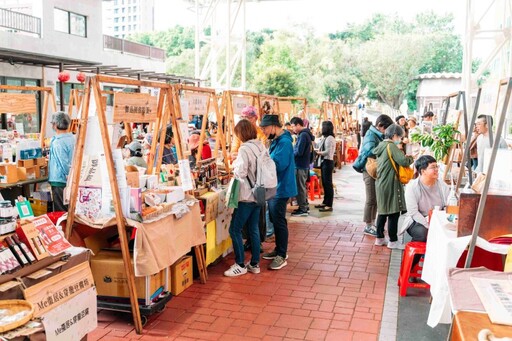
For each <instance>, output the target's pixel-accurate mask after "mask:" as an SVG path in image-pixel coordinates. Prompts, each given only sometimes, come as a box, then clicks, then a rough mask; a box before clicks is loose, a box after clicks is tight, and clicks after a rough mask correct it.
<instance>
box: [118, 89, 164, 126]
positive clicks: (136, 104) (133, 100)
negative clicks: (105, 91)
mask: <svg viewBox="0 0 512 341" xmlns="http://www.w3.org/2000/svg"><path fill="white" fill-rule="evenodd" d="M157 107H158V99H157V97H154V96H151V95H150V94H147V93H145V94H138V93H125V92H116V93H115V94H114V122H126V121H128V122H137V123H150V122H156V120H157Z"/></svg>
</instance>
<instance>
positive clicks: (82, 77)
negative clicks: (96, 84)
mask: <svg viewBox="0 0 512 341" xmlns="http://www.w3.org/2000/svg"><path fill="white" fill-rule="evenodd" d="M76 80H77V81H79V82H80V83H83V82H85V73H83V72H79V73H78V74H77V75H76Z"/></svg>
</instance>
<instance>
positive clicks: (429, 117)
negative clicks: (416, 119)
mask: <svg viewBox="0 0 512 341" xmlns="http://www.w3.org/2000/svg"><path fill="white" fill-rule="evenodd" d="M422 118H423V122H421V131H422V133H428V134H432V126H433V125H434V113H433V112H432V111H427V112H426V113H425V114H424V115H423V116H422Z"/></svg>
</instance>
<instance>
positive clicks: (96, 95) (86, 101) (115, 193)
mask: <svg viewBox="0 0 512 341" xmlns="http://www.w3.org/2000/svg"><path fill="white" fill-rule="evenodd" d="M101 83H115V84H129V85H135V86H139V85H144V86H148V87H155V88H160V90H161V91H160V94H159V98H158V104H157V109H156V112H154V113H153V112H152V110H148V111H144V112H143V113H141V111H142V110H138V107H141V108H142V107H144V108H145V110H146V108H150V107H152V106H154V103H153V105H151V104H150V103H149V101H150V100H151V99H149V98H148V96H149V95H148V96H137V95H144V94H122V95H131V96H135V97H137V99H135V98H132V99H131V101H132V102H130V99H128V98H127V102H125V103H126V106H127V107H128V110H125V108H114V118H113V120H114V121H123V122H126V121H128V120H130V121H133V122H148V121H149V122H152V121H156V125H157V126H159V125H161V120H162V117H161V116H162V108H163V105H164V100H165V98H164V97H165V95H166V94H167V92H166V91H165V89H166V88H168V87H169V86H168V85H167V84H165V83H158V82H149V81H138V80H132V79H125V78H117V77H111V76H103V75H97V76H94V77H89V78H87V80H86V87H85V93H84V98H83V104H82V108H81V113H80V128H79V131H78V137H77V143H76V147H75V159H74V162H73V166H72V170H71V174H73V178H72V182H71V195H70V202H69V210H68V219H67V224H66V235H67V236H68V237H69V236H70V234H71V231H72V228H73V223H74V221H75V209H76V202H77V196H78V187H79V182H80V169H81V166H82V161H83V155H84V147H85V137H86V132H87V122H88V118H89V106H90V103H91V100H94V101H95V102H94V103H95V105H96V111H97V116H98V120H99V126H100V131H101V136H102V137H101V138H102V144H103V148H104V151H105V159H106V165H107V171H108V177H109V182H110V188H111V191H112V199H113V203H114V211H115V222H116V225H117V231H118V234H119V240H120V246H121V253H122V257H123V263H124V269H125V272H126V276H127V282H128V290H129V293H130V303H131V311H132V314H133V321H134V325H135V330H136V331H137V333H139V334H140V333H141V332H142V322H141V315H140V310H139V303H138V300H137V291H136V287H135V277H134V269H133V266H132V264H131V261H130V253H129V250H128V238H127V235H126V221H125V218H124V216H123V211H122V207H121V198H120V193H119V187H118V182H117V178H116V171H115V168H114V160H113V156H112V145H111V142H110V137H109V135H108V133H109V132H108V127H107V126H108V124H109V123H110V122H107V116H106V110H105V108H104V106H103V105H102V90H101ZM162 90H164V91H162ZM120 94H121V93H120ZM142 97H144V98H142ZM133 100H135V102H133ZM141 100H143V102H140V101H141ZM144 100H145V101H144ZM141 104H142V105H141ZM132 106H133V107H137V110H131V109H130V108H131V107H132ZM155 148H156V139H154V141H153V145H152V151H153V155H154V149H155ZM150 164H152V160H150Z"/></svg>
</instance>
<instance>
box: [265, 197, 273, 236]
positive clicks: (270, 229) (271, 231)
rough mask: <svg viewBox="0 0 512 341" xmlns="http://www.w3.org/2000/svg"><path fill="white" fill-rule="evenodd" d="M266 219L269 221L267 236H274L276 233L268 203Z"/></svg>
mask: <svg viewBox="0 0 512 341" xmlns="http://www.w3.org/2000/svg"><path fill="white" fill-rule="evenodd" d="M265 220H266V222H267V238H268V237H270V236H272V235H273V234H274V224H272V222H271V221H270V213H269V212H268V205H267V210H266V211H265Z"/></svg>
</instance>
